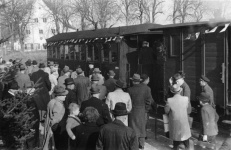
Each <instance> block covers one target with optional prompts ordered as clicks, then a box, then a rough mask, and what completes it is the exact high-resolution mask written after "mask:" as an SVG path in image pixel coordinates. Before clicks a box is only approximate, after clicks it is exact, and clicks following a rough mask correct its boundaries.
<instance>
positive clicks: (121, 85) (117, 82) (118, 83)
mask: <svg viewBox="0 0 231 150" xmlns="http://www.w3.org/2000/svg"><path fill="white" fill-rule="evenodd" d="M115 85H116V86H117V87H119V88H124V85H125V83H124V82H123V81H122V80H121V79H119V80H117V81H116V82H115Z"/></svg>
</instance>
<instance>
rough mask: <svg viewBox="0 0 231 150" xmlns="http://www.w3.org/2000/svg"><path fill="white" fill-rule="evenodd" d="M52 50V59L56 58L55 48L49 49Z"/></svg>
mask: <svg viewBox="0 0 231 150" xmlns="http://www.w3.org/2000/svg"><path fill="white" fill-rule="evenodd" d="M51 48H52V51H53V53H52V54H53V56H52V58H57V56H56V49H55V47H53V46H52V47H51Z"/></svg>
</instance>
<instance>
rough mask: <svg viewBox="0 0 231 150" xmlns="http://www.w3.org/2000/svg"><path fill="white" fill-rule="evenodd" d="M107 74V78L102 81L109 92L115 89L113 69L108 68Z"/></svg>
mask: <svg viewBox="0 0 231 150" xmlns="http://www.w3.org/2000/svg"><path fill="white" fill-rule="evenodd" d="M107 75H108V77H109V78H108V79H107V80H106V81H105V82H104V85H105V86H106V88H107V92H108V93H109V92H113V91H114V90H115V82H116V79H114V77H115V75H116V74H115V72H114V71H113V70H109V72H108V74H107Z"/></svg>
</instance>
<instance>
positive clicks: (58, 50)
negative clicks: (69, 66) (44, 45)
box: [55, 46, 60, 59]
mask: <svg viewBox="0 0 231 150" xmlns="http://www.w3.org/2000/svg"><path fill="white" fill-rule="evenodd" d="M55 51H56V53H57V55H56V58H58V59H60V48H59V47H58V46H55Z"/></svg>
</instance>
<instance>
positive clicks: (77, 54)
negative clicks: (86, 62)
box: [75, 45, 81, 60]
mask: <svg viewBox="0 0 231 150" xmlns="http://www.w3.org/2000/svg"><path fill="white" fill-rule="evenodd" d="M80 48H81V47H80V45H75V60H81V59H80Z"/></svg>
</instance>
